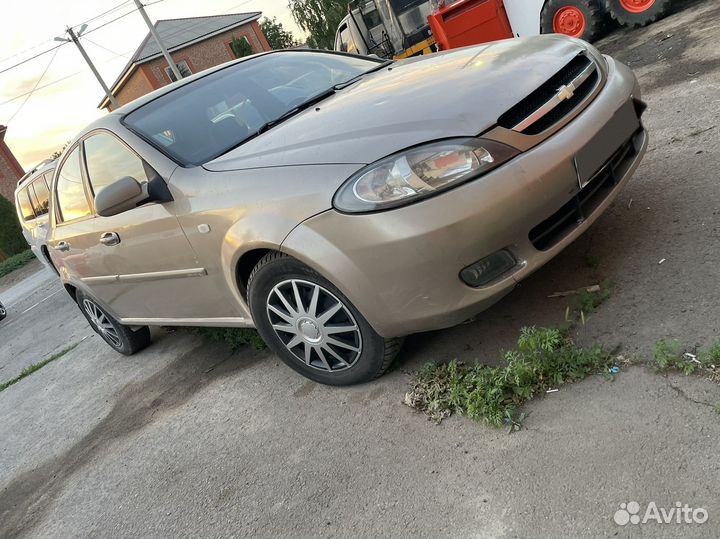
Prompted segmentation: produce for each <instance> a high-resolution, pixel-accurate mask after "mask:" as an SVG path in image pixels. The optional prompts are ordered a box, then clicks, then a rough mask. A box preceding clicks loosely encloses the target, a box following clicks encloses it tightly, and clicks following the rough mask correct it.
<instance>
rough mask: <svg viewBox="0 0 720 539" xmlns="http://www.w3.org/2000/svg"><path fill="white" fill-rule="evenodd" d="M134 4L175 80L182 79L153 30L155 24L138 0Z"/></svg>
mask: <svg viewBox="0 0 720 539" xmlns="http://www.w3.org/2000/svg"><path fill="white" fill-rule="evenodd" d="M135 5H136V6H137V9H138V11H139V12H140V15H142V17H143V19H145V24H147V27H148V30H150V34H151V35H152V36H153V38H154V39H155V43H157V44H158V47H160V51H161V52H162V54H163V56H164V57H165V60H166V61H167V63H168V65H169V66H170V69H172V72H173V73H174V74H175V80H180V79H182V78H183V77H182V75H181V74H180V70H179V69H178V67H177V66H176V65H175V62H174V61H173V59H172V56H170V53H169V52H168V51H167V49H166V48H165V45H163V42H162V41H160V36H159V35H158V34H157V31H156V30H155V26H154V25H153V23H152V22H150V17H148V15H147V13H145V6H143V5H142V3H141V2H140V0H135Z"/></svg>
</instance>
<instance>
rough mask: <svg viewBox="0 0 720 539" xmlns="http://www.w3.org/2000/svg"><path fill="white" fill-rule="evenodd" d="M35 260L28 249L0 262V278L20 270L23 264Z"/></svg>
mask: <svg viewBox="0 0 720 539" xmlns="http://www.w3.org/2000/svg"><path fill="white" fill-rule="evenodd" d="M34 258H35V255H34V254H33V252H32V251H31V250H30V249H28V250H27V251H23V252H22V253H18V254H16V255H14V256H11V257H10V258H8V259H6V260H3V261H2V262H0V277H4V276H5V275H7V274H8V273H12V272H13V271H15V270H16V269H19V268H22V267H23V266H24V265H25V264H28V263H30V261H32V260H33V259H34Z"/></svg>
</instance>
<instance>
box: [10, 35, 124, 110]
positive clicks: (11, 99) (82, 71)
mask: <svg viewBox="0 0 720 539" xmlns="http://www.w3.org/2000/svg"><path fill="white" fill-rule="evenodd" d="M134 50H135V49H130V50H129V51H127V52H125V53H123V54H118V55H117V56H113V57H112V58H108V59H107V60H105V61H104V62H102V63H103V64H106V63H108V62H112V61H113V60H115V58H119V57H120V56H127V55H128V54H129V53H131V52H132V51H134ZM83 73H85V71H84V70H81V71H75V73H70V74H69V75H65V76H64V77H61V78H59V79H55V80H54V81H51V82H48V83H47V84H43V85H42V86H39V87H37V88H35V91H38V90H42V89H44V88H47V87H48V86H53V85H55V84H58V83H60V82H62V81H64V80H67V79H70V78H72V77H75V76H77V75H81V74H83ZM30 93H32V92H29V91H28V92H25V93H23V94H20V95H16V96H15V97H11V98H10V99H6V100H5V101H3V102H2V103H0V107H2V106H3V105H7V104H8V103H12V102H13V101H15V100H16V99H20V98H21V97H25V96H26V95H28V94H30Z"/></svg>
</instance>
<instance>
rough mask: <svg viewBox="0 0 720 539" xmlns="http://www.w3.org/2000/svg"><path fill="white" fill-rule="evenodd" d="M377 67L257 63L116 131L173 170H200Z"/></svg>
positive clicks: (288, 57) (319, 58)
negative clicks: (127, 132) (174, 165)
mask: <svg viewBox="0 0 720 539" xmlns="http://www.w3.org/2000/svg"><path fill="white" fill-rule="evenodd" d="M378 65H380V62H379V61H376V60H372V59H367V58H363V57H359V56H345V55H338V54H328V53H316V52H285V53H274V54H268V55H264V56H259V57H256V58H252V59H249V60H246V61H244V62H240V63H238V64H235V65H233V66H230V67H228V68H226V69H222V70H220V71H217V72H215V73H212V74H210V75H207V76H205V77H202V78H200V79H198V80H195V81H193V82H190V83H189V84H186V85H184V86H181V87H179V88H177V89H176V90H173V91H171V92H169V93H167V94H165V95H162V96H160V97H159V98H157V99H155V100H153V101H150V102H149V103H147V104H146V105H143V106H141V107H140V108H138V109H137V110H134V111H133V112H131V113H130V114H128V115H127V116H126V117H125V118H124V120H123V123H124V124H125V125H126V126H127V127H128V128H130V129H132V130H133V131H135V132H136V133H138V134H139V135H141V136H142V137H143V138H145V139H146V140H148V141H149V142H151V143H152V144H153V145H155V146H156V147H157V148H158V149H160V150H161V151H163V152H164V153H166V154H167V155H169V156H170V157H172V158H173V159H175V160H176V161H178V162H179V163H182V164H183V165H199V164H202V163H206V162H208V161H210V160H212V159H214V158H215V157H217V156H219V155H222V154H223V153H225V152H227V151H228V150H229V149H231V148H233V147H235V146H237V145H238V144H239V143H241V142H242V141H244V140H245V139H248V138H250V137H252V136H254V135H255V134H257V133H258V131H260V130H262V129H263V127H266V126H268V124H272V123H273V122H274V121H276V120H278V119H279V118H281V117H284V116H286V115H288V113H290V112H291V111H293V110H294V109H296V108H297V107H299V106H301V105H302V104H303V103H305V102H306V101H308V100H310V99H312V98H313V97H315V96H318V95H320V94H322V93H323V92H327V91H328V90H330V89H332V88H333V87H334V86H337V85H342V84H343V83H346V82H348V81H350V80H351V79H353V78H355V77H357V76H358V75H361V74H363V73H365V72H367V71H370V70H372V69H374V68H377V67H378Z"/></svg>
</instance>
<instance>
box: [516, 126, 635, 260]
mask: <svg viewBox="0 0 720 539" xmlns="http://www.w3.org/2000/svg"><path fill="white" fill-rule="evenodd" d="M636 154H637V152H636V150H635V145H634V144H633V140H632V137H631V138H630V139H629V140H628V141H627V142H626V143H625V144H623V145H622V146H621V147H620V149H619V150H618V151H616V152H615V153H614V154H613V156H612V157H611V158H610V159H608V160H607V161H606V162H605V164H604V165H603V166H602V167H601V168H600V170H599V171H598V172H596V173H595V175H594V176H593V178H592V179H591V180H590V181H589V182H588V183H587V184H586V185H585V187H583V188H582V189H580V191H578V193H577V194H576V195H575V196H574V197H573V198H572V199H571V200H570V201H568V203H567V204H565V205H564V206H563V207H562V208H560V209H559V210H558V211H556V212H555V213H553V214H552V215H551V216H550V217H548V218H547V219H545V220H544V221H543V222H542V223H540V224H539V225H537V226H536V227H535V228H533V229H532V230H531V231H530V234H529V235H528V237H529V239H530V242H531V243H532V244H533V246H534V247H535V248H536V249H538V250H540V251H547V250H548V249H550V248H551V247H552V246H553V245H555V244H556V243H557V242H559V241H560V240H561V239H563V238H564V237H565V236H567V235H568V234H569V233H570V232H572V231H573V230H574V229H575V228H577V226H578V225H580V224H581V223H582V222H583V221H584V220H585V218H586V217H587V216H588V215H590V214H591V213H592V212H594V211H595V210H596V209H597V207H598V206H599V205H600V204H601V203H602V201H603V200H605V199H606V198H607V196H608V195H609V194H610V192H611V191H612V190H613V188H614V187H615V185H616V183H617V180H618V178H619V175H620V174H619V171H620V170H622V169H624V167H625V165H626V164H627V163H628V162H629V161H630V160H632V159H633V158H634V157H635V155H636Z"/></svg>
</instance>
